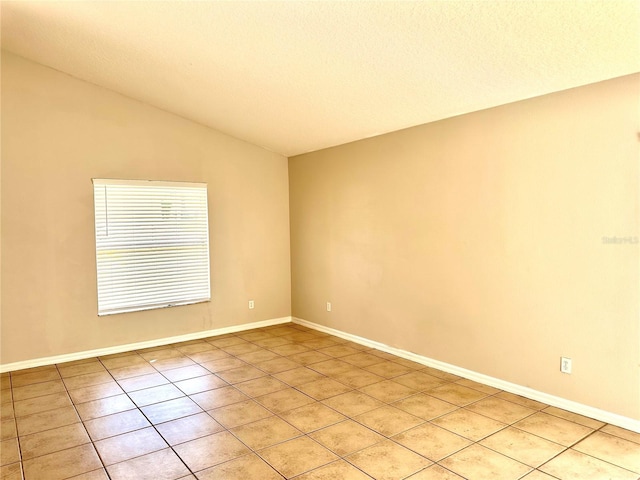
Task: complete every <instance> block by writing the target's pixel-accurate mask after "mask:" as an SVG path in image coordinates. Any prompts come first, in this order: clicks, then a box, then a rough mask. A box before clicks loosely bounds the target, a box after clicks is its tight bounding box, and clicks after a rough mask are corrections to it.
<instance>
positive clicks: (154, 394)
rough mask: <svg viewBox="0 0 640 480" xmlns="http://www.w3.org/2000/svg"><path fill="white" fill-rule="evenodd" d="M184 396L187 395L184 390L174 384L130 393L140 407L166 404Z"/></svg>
mask: <svg viewBox="0 0 640 480" xmlns="http://www.w3.org/2000/svg"><path fill="white" fill-rule="evenodd" d="M184 396H185V395H184V393H183V392H182V390H180V389H178V388H177V387H176V386H174V385H172V384H167V385H160V386H157V387H151V388H145V389H144V390H137V391H135V392H129V397H130V398H131V400H133V402H134V403H135V404H136V405H137V406H138V407H146V406H147V405H153V404H154V403H160V402H166V401H167V400H173V399H175V398H180V397H184Z"/></svg>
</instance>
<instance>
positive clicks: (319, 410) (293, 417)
mask: <svg viewBox="0 0 640 480" xmlns="http://www.w3.org/2000/svg"><path fill="white" fill-rule="evenodd" d="M279 416H280V417H281V418H283V419H284V420H286V421H287V422H288V423H290V424H291V425H293V426H294V427H296V428H297V429H298V430H301V431H302V432H305V433H309V432H312V431H314V430H318V429H320V428H324V427H328V426H329V425H333V424H335V423H338V422H341V421H343V420H345V419H346V417H345V416H344V415H342V414H341V413H338V412H336V411H335V410H333V409H331V408H329V407H327V406H326V405H323V404H322V403H318V402H314V403H310V404H308V405H304V406H302V407H298V408H294V409H293V410H289V411H287V412H283V413H280V414H279Z"/></svg>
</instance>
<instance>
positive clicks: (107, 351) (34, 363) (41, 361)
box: [0, 317, 292, 373]
mask: <svg viewBox="0 0 640 480" xmlns="http://www.w3.org/2000/svg"><path fill="white" fill-rule="evenodd" d="M291 321H292V318H291V317H281V318H272V319H269V320H262V321H260V322H253V323H245V324H242V325H233V326H230V327H222V328H215V329H213V330H204V331H201V332H194V333H187V334H184V335H177V336H174V337H165V338H157V339H154V340H147V341H144V342H136V343H127V344H125V345H117V346H115V347H106V348H97V349H95V350H85V351H82V352H75V353H67V354H63V355H54V356H51V357H41V358H36V359H33V360H24V361H21V362H13V363H5V364H3V365H0V373H5V372H11V371H14V370H22V369H24V368H33V367H41V366H43V365H53V364H55V363H64V362H72V361H74V360H83V359H85V358H92V357H99V356H102V355H111V354H113V353H122V352H128V351H131V350H140V349H143V348H150V347H159V346H162V345H168V344H171V343H179V342H187V341H189V340H199V339H201V338H207V337H215V336H217V335H225V334H227V333H236V332H243V331H245V330H252V329H254V328H263V327H270V326H272V325H280V324H283V323H291Z"/></svg>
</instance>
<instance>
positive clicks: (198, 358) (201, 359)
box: [186, 345, 232, 364]
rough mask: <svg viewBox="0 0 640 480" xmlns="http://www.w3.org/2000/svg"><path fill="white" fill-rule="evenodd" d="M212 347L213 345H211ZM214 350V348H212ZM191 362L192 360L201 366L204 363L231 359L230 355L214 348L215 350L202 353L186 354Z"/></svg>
mask: <svg viewBox="0 0 640 480" xmlns="http://www.w3.org/2000/svg"><path fill="white" fill-rule="evenodd" d="M212 347H213V345H212ZM213 348H215V347H213ZM186 355H187V356H188V357H189V358H190V359H191V360H193V361H194V362H196V363H199V364H203V363H206V362H212V361H214V360H221V359H223V358H232V357H231V355H229V354H228V353H227V352H225V351H224V350H220V349H217V348H215V350H207V351H204V352H198V353H187V354H186Z"/></svg>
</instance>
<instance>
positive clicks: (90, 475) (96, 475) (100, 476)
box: [69, 468, 109, 480]
mask: <svg viewBox="0 0 640 480" xmlns="http://www.w3.org/2000/svg"><path fill="white" fill-rule="evenodd" d="M69 480H109V477H108V476H107V471H106V470H105V469H104V468H100V469H98V470H93V471H91V472H86V473H82V474H80V475H76V476H75V477H71V478H70V479H69Z"/></svg>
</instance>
